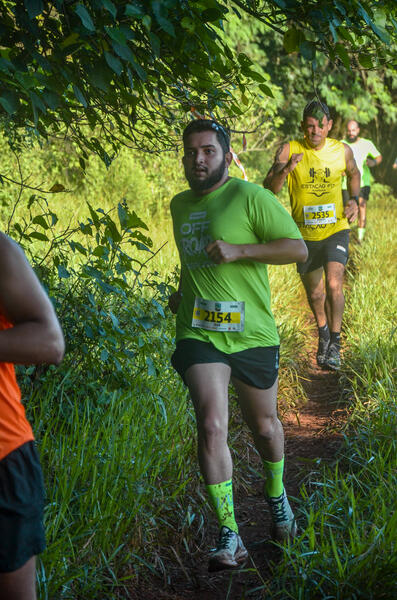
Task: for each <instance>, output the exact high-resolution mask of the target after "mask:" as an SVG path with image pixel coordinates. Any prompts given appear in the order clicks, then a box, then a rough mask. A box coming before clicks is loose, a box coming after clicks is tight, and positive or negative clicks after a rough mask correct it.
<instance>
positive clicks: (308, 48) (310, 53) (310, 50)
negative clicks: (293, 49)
mask: <svg viewBox="0 0 397 600" xmlns="http://www.w3.org/2000/svg"><path fill="white" fill-rule="evenodd" d="M299 51H300V53H301V54H302V56H303V58H305V59H306V60H314V58H315V56H316V45H315V44H314V42H309V41H308V40H304V41H303V42H301V43H300V44H299Z"/></svg>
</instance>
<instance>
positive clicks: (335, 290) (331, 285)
mask: <svg viewBox="0 0 397 600" xmlns="http://www.w3.org/2000/svg"><path fill="white" fill-rule="evenodd" d="M327 293H328V294H330V295H331V296H343V279H342V278H339V277H330V278H329V279H328V280H327Z"/></svg>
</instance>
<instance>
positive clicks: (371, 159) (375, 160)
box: [366, 154, 383, 167]
mask: <svg viewBox="0 0 397 600" xmlns="http://www.w3.org/2000/svg"><path fill="white" fill-rule="evenodd" d="M382 158H383V156H382V155H381V154H378V156H368V158H367V160H366V163H367V165H368V166H369V167H376V166H377V165H379V164H380V163H381V162H382Z"/></svg>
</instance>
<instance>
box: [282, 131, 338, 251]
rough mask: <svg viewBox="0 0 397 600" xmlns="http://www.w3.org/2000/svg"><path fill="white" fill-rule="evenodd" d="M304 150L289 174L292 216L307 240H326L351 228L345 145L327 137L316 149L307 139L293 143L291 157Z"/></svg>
mask: <svg viewBox="0 0 397 600" xmlns="http://www.w3.org/2000/svg"><path fill="white" fill-rule="evenodd" d="M301 152H302V153H303V158H302V160H301V161H300V162H299V163H298V164H297V165H296V167H295V169H294V170H293V171H292V172H291V173H289V175H288V191H289V196H290V202H291V210H292V218H293V219H294V221H295V223H296V224H297V225H298V227H299V229H300V232H301V234H302V237H303V239H304V240H308V241H319V240H324V239H326V238H327V237H329V236H330V235H333V234H334V233H337V232H338V231H343V230H344V229H349V223H348V221H347V219H346V217H345V215H344V211H343V201H342V173H343V172H344V171H345V169H346V160H345V148H344V145H343V143H342V142H339V141H337V140H334V139H332V138H326V140H325V144H324V146H323V147H322V148H321V149H320V150H314V148H311V147H310V146H309V145H308V144H307V142H306V141H305V140H299V141H298V140H294V141H291V142H290V143H289V158H291V155H292V154H299V153H301Z"/></svg>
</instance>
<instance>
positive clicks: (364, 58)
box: [358, 54, 373, 69]
mask: <svg viewBox="0 0 397 600" xmlns="http://www.w3.org/2000/svg"><path fill="white" fill-rule="evenodd" d="M358 62H359V63H360V65H361V66H362V67H364V69H372V67H373V64H372V59H371V57H370V56H369V55H368V54H359V55H358Z"/></svg>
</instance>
